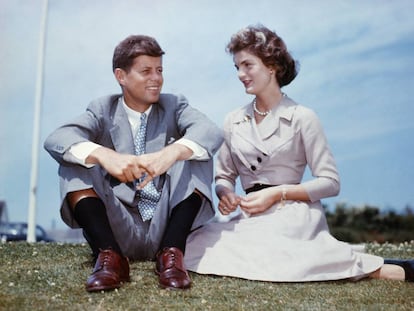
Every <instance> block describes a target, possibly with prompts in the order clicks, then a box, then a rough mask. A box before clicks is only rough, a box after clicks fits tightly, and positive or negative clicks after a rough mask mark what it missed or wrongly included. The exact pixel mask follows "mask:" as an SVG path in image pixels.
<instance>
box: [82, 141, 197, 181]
mask: <svg viewBox="0 0 414 311" xmlns="http://www.w3.org/2000/svg"><path fill="white" fill-rule="evenodd" d="M191 155H192V151H191V150H190V149H189V148H188V147H185V146H184V145H180V144H171V145H169V146H167V147H165V148H163V149H161V150H160V151H158V152H154V153H147V154H143V155H139V156H136V155H130V154H120V153H118V152H116V151H114V150H112V149H109V148H105V147H99V148H97V149H95V150H94V151H93V152H92V153H91V154H90V155H89V156H88V158H87V159H86V163H91V164H92V163H93V164H100V165H101V166H102V167H103V168H105V169H106V171H107V172H108V173H109V174H110V175H112V176H113V177H115V178H117V179H118V180H119V181H121V182H132V181H135V180H138V179H140V178H142V177H143V176H144V175H145V179H144V180H143V181H142V182H141V183H140V184H139V186H138V187H139V189H142V188H143V187H145V185H146V184H147V183H148V182H150V181H151V180H153V179H154V178H155V177H157V176H159V175H161V174H163V173H165V172H166V171H167V170H168V169H169V168H170V167H171V166H172V165H173V164H174V163H175V162H176V161H180V160H187V159H188V158H190V157H191Z"/></svg>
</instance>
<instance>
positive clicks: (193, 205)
mask: <svg viewBox="0 0 414 311" xmlns="http://www.w3.org/2000/svg"><path fill="white" fill-rule="evenodd" d="M201 203H202V199H201V197H200V195H198V194H197V193H192V194H191V195H190V196H189V197H188V198H187V199H185V200H184V201H182V202H180V203H179V204H178V205H177V206H176V207H174V209H173V210H172V213H171V217H170V219H169V222H168V225H167V228H166V230H165V233H164V237H163V239H162V241H161V245H160V249H161V250H162V249H164V248H165V247H177V248H178V249H180V250H181V251H182V252H183V254H184V253H185V245H186V242H187V236H188V235H189V233H190V231H191V227H192V225H193V222H194V219H195V218H196V216H197V213H198V211H199V210H200V207H201Z"/></svg>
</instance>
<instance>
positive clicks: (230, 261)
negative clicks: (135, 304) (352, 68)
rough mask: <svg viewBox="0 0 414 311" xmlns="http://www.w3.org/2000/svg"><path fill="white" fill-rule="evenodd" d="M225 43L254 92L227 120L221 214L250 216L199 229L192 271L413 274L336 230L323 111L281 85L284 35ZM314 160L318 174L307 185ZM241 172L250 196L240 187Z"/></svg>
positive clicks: (290, 74)
mask: <svg viewBox="0 0 414 311" xmlns="http://www.w3.org/2000/svg"><path fill="white" fill-rule="evenodd" d="M227 50H228V52H230V53H231V54H232V55H233V57H234V58H233V59H234V63H235V66H236V69H237V71H238V77H239V79H240V81H241V82H242V83H243V85H244V87H245V89H246V93H248V94H252V95H254V96H255V98H254V99H253V101H252V102H251V103H249V104H247V105H246V106H244V107H242V108H239V109H237V110H235V111H233V112H231V113H230V114H229V115H228V116H227V118H226V120H225V125H224V132H225V142H224V144H223V145H222V147H221V149H220V151H219V156H218V163H217V167H216V193H217V196H218V197H219V199H220V202H219V206H218V208H219V210H220V212H221V213H222V214H223V215H229V214H230V213H232V212H234V211H235V210H236V209H237V208H238V207H240V209H241V211H242V213H240V214H239V215H238V216H237V217H235V218H233V219H232V220H230V221H229V222H225V223H224V222H215V223H210V224H209V225H207V226H204V227H202V228H201V229H199V230H197V231H195V232H193V233H192V235H190V236H189V238H188V243H187V252H186V256H185V264H186V266H187V268H188V269H189V270H191V271H194V272H197V273H202V274H216V275H226V276H233V277H239V278H245V279H250V280H262V281H275V282H302V281H324V280H339V279H353V280H358V279H361V278H364V277H372V278H383V279H394V280H408V281H413V280H414V260H405V261H404V260H385V261H384V259H383V258H381V257H378V256H374V255H370V254H365V253H362V252H358V250H356V249H355V248H353V247H352V246H351V245H350V244H347V243H344V242H341V241H338V240H336V239H335V238H334V237H333V236H332V235H331V234H330V233H329V229H328V225H327V222H326V218H325V214H324V210H323V208H322V205H321V202H320V200H321V199H323V198H326V197H331V196H335V195H337V194H338V192H339V189H340V180H339V175H338V171H337V168H336V164H335V161H334V158H333V155H332V153H331V151H330V148H329V146H328V143H327V140H326V137H325V134H324V131H323V129H322V126H321V124H320V121H319V119H318V117H317V115H316V114H315V113H314V112H313V111H312V110H311V109H309V108H306V107H304V106H302V105H299V104H297V103H296V102H294V101H293V100H292V99H291V98H289V97H288V96H287V95H285V94H283V93H282V91H281V88H282V87H283V86H285V85H287V84H289V83H290V82H291V81H292V80H293V79H294V78H295V77H296V74H297V68H296V63H295V61H294V60H293V59H292V57H291V55H290V54H289V52H288V51H287V49H286V46H285V44H284V42H283V40H282V39H281V38H280V37H279V36H278V35H277V34H276V33H274V32H272V31H270V30H269V29H267V28H265V27H262V26H259V27H248V28H246V29H243V30H241V31H239V32H238V33H236V34H235V35H234V36H233V37H232V38H231V41H230V43H229V44H228V46H227ZM306 166H309V168H310V170H311V172H312V175H313V176H314V178H313V179H312V180H310V181H306V182H303V181H302V178H303V174H304V171H305V167H306ZM238 177H239V178H240V181H241V184H242V187H243V189H244V190H245V192H246V195H245V196H239V195H237V194H236V193H235V184H236V179H237V178H238Z"/></svg>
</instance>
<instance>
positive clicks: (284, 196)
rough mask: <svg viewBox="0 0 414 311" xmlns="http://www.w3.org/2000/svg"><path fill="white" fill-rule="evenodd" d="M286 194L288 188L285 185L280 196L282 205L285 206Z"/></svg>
mask: <svg viewBox="0 0 414 311" xmlns="http://www.w3.org/2000/svg"><path fill="white" fill-rule="evenodd" d="M286 195H287V190H286V188H285V187H283V188H282V196H281V197H280V203H281V204H282V206H285V201H286Z"/></svg>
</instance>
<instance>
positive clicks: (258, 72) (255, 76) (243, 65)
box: [233, 50, 277, 95]
mask: <svg viewBox="0 0 414 311" xmlns="http://www.w3.org/2000/svg"><path fill="white" fill-rule="evenodd" d="M233 60H234V65H235V67H236V68H237V72H238V76H239V79H240V81H241V82H242V83H243V85H244V87H245V89H246V93H247V94H254V95H258V94H260V93H262V92H263V91H265V90H266V89H268V88H269V87H272V88H273V87H275V86H277V83H276V84H275V82H276V78H275V74H274V70H271V68H269V67H267V66H266V65H265V64H263V62H262V60H261V59H260V58H259V57H257V56H256V55H254V54H252V53H250V52H248V51H246V50H242V51H240V52H237V53H235V54H234V58H233Z"/></svg>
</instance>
